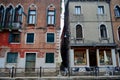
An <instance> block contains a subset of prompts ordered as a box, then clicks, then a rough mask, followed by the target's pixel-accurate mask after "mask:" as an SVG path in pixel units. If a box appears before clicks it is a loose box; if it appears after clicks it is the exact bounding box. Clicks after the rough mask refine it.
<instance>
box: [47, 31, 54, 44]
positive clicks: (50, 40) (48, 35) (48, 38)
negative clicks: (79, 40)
mask: <svg viewBox="0 0 120 80" xmlns="http://www.w3.org/2000/svg"><path fill="white" fill-rule="evenodd" d="M47 42H54V33H47Z"/></svg>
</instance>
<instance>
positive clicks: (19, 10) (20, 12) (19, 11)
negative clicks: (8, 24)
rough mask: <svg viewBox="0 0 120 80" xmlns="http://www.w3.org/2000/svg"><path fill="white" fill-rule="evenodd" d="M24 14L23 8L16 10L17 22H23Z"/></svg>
mask: <svg viewBox="0 0 120 80" xmlns="http://www.w3.org/2000/svg"><path fill="white" fill-rule="evenodd" d="M22 12H23V9H22V7H21V6H19V7H17V8H16V9H15V17H14V21H15V22H22Z"/></svg>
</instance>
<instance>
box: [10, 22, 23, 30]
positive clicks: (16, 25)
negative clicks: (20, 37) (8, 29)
mask: <svg viewBox="0 0 120 80" xmlns="http://www.w3.org/2000/svg"><path fill="white" fill-rule="evenodd" d="M21 25H22V24H21V23H20V22H14V23H12V29H13V30H18V29H20V28H21Z"/></svg>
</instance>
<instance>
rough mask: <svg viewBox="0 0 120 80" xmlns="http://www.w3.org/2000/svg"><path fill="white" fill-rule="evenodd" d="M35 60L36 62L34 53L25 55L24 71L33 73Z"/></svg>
mask: <svg viewBox="0 0 120 80" xmlns="http://www.w3.org/2000/svg"><path fill="white" fill-rule="evenodd" d="M35 60H36V54H35V53H26V65H25V71H35Z"/></svg>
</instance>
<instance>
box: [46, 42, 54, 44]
mask: <svg viewBox="0 0 120 80" xmlns="http://www.w3.org/2000/svg"><path fill="white" fill-rule="evenodd" d="M54 43H55V42H47V44H54Z"/></svg>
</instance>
